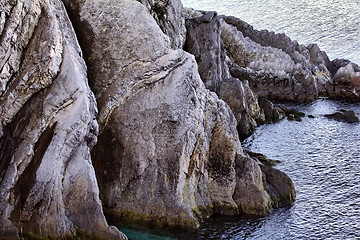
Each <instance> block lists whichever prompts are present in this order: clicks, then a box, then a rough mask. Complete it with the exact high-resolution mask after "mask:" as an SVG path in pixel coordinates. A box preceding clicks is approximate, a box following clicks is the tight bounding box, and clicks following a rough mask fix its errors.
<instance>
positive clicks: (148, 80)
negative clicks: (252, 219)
mask: <svg viewBox="0 0 360 240" xmlns="http://www.w3.org/2000/svg"><path fill="white" fill-rule="evenodd" d="M65 3H66V5H67V8H68V9H69V11H70V12H72V16H73V22H74V24H75V28H76V29H77V31H78V36H80V38H81V39H80V43H81V45H82V47H83V48H88V50H87V53H86V54H85V59H86V62H87V63H88V68H89V72H90V73H91V74H90V76H89V78H91V79H90V84H91V87H92V88H93V90H94V92H95V95H96V98H97V101H98V106H99V113H100V114H99V116H98V120H99V124H100V135H99V140H98V144H97V145H96V146H95V148H94V149H93V151H92V156H93V161H94V166H95V170H96V174H97V177H98V183H99V187H100V196H101V199H102V200H103V203H104V208H105V209H106V210H107V212H108V213H110V214H113V215H117V216H122V217H125V218H127V219H128V220H133V221H140V222H141V223H143V224H144V222H148V223H151V224H153V225H156V226H162V227H176V226H181V227H189V228H193V227H196V226H197V225H198V223H199V221H198V220H199V219H201V218H203V217H206V216H210V215H212V214H213V213H219V214H225V215H235V214H238V213H239V205H240V204H243V201H242V200H238V201H237V202H236V201H235V199H234V198H233V196H234V193H235V190H236V185H237V184H240V185H241V186H246V185H249V184H250V183H248V181H252V179H251V178H247V177H245V176H243V174H242V173H241V171H240V172H238V173H237V171H238V170H236V168H235V165H236V158H237V156H242V157H243V158H245V159H247V161H248V162H249V163H250V165H249V167H248V168H247V169H248V170H249V171H255V172H256V173H254V174H259V176H260V178H261V179H262V172H261V170H260V167H259V163H258V162H257V161H256V160H254V159H252V158H249V157H247V156H246V155H245V154H244V153H243V152H242V149H241V145H240V141H239V137H238V133H237V129H236V126H237V120H236V118H235V117H234V115H233V113H232V111H231V109H230V108H229V107H228V105H227V104H226V103H225V102H223V101H222V100H220V99H219V98H218V96H217V95H216V94H215V93H213V92H211V91H209V90H207V89H206V88H205V86H204V83H203V81H202V80H201V79H200V76H199V73H198V68H197V64H196V62H195V59H194V58H193V57H192V56H191V55H190V54H188V53H186V52H184V51H183V50H180V49H177V50H174V49H173V48H174V44H172V41H171V40H169V38H168V36H167V35H166V34H164V32H165V31H163V30H162V29H161V27H159V26H158V22H157V20H158V19H156V17H155V18H153V15H152V10H151V8H149V5H147V4H141V3H139V2H138V1H132V0H117V1H110V0H107V1H100V2H99V1H95V0H88V1H85V2H83V1H65ZM150 5H151V4H150ZM100 6H102V8H100ZM163 10H164V11H165V9H163ZM177 11H182V9H177ZM99 15H101V16H102V17H101V18H99V17H98V16H99ZM107 29H111V31H110V30H109V31H107ZM104 33H106V35H105V36H104ZM144 33H146V34H144ZM109 43H111V44H109ZM119 46H120V47H119ZM105 66H106V67H105ZM238 83H239V81H238ZM241 86H242V85H241ZM247 89H250V88H247ZM219 91H220V92H221V89H219ZM244 92H245V94H247V93H246V90H244ZM238 97H239V98H240V97H242V96H240V95H239V96H238ZM236 104H238V103H236ZM240 167H242V166H240ZM249 174H252V173H249ZM245 175H246V174H245ZM261 183H262V182H261V181H255V182H251V184H252V186H253V188H251V189H246V188H240V187H238V189H239V190H238V192H239V191H242V192H241V194H244V195H251V193H249V191H253V190H254V189H255V190H256V191H260V193H261V194H262V195H264V196H268V200H269V201H270V197H269V195H268V194H267V193H266V192H265V190H264V188H262V187H261V186H260V184H261ZM256 201H257V200H256V199H250V200H248V201H247V202H246V203H247V207H248V208H252V206H253V205H257V202H256ZM263 207H265V208H266V210H261V209H260V208H259V212H267V209H268V208H269V207H271V203H269V204H268V205H266V206H263Z"/></svg>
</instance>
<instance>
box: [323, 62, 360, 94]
mask: <svg viewBox="0 0 360 240" xmlns="http://www.w3.org/2000/svg"><path fill="white" fill-rule="evenodd" d="M325 89H326V91H327V93H328V96H329V97H331V98H336V99H347V100H352V101H358V100H359V99H360V71H358V68H357V65H353V64H352V63H348V64H347V65H345V66H343V67H340V68H339V70H337V72H336V74H335V76H334V77H333V79H331V81H328V82H326V84H325Z"/></svg>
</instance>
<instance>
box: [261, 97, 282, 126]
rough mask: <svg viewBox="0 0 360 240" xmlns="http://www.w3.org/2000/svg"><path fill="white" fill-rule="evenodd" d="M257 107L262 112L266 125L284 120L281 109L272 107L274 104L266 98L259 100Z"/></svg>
mask: <svg viewBox="0 0 360 240" xmlns="http://www.w3.org/2000/svg"><path fill="white" fill-rule="evenodd" d="M259 106H260V107H261V108H262V109H263V110H264V113H265V118H266V121H267V122H268V123H275V122H278V121H280V120H281V119H283V118H284V114H283V111H282V109H281V108H279V107H276V106H274V104H273V103H272V102H271V101H269V100H268V99H266V98H259Z"/></svg>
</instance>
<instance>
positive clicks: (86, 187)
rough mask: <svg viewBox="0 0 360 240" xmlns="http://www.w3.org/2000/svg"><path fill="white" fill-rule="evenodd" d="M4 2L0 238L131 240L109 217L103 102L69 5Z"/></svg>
mask: <svg viewBox="0 0 360 240" xmlns="http://www.w3.org/2000/svg"><path fill="white" fill-rule="evenodd" d="M0 7H1V24H0V26H1V29H0V30H1V36H2V37H1V47H0V65H1V66H2V67H1V69H2V72H1V95H0V106H1V109H0V124H1V125H0V126H1V133H0V195H1V198H0V222H1V225H0V238H1V239H18V238H19V237H20V236H21V237H32V238H65V237H69V238H70V237H74V236H76V235H77V234H79V233H81V234H83V235H87V236H91V237H94V238H95V239H96V238H108V239H123V238H125V237H124V236H122V235H121V233H120V232H119V231H118V230H117V229H115V228H113V227H109V226H108V224H107V223H106V220H105V217H104V215H103V211H102V206H101V202H100V199H99V189H98V185H97V181H96V178H95V172H94V169H93V166H92V163H91V157H90V149H91V148H92V147H93V146H94V144H95V143H96V135H97V131H98V125H97V122H96V120H95V117H96V111H97V110H96V103H95V98H94V95H93V94H92V92H91V90H90V88H89V86H88V84H87V78H86V67H85V63H84V61H83V59H82V57H81V51H80V48H79V46H78V44H77V41H76V37H75V33H74V32H73V29H72V27H71V25H70V21H69V19H68V18H67V16H66V13H65V9H64V7H63V5H62V3H61V2H60V1H57V0H39V1H28V0H19V1H5V2H4V1H2V3H1V5H0Z"/></svg>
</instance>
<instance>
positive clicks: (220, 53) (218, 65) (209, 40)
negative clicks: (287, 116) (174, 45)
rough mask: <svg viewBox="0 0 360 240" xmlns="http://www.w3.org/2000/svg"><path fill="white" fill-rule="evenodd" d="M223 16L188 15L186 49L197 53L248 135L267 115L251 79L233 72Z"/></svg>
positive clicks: (211, 85)
mask: <svg viewBox="0 0 360 240" xmlns="http://www.w3.org/2000/svg"><path fill="white" fill-rule="evenodd" d="M220 20H221V18H220V17H219V16H217V14H216V12H207V13H205V14H204V15H201V16H200V17H196V18H192V19H188V20H187V21H186V28H187V38H186V43H185V50H186V51H188V52H190V53H192V54H194V56H195V59H196V61H197V63H198V65H199V73H200V76H201V79H202V80H203V81H204V83H205V86H206V88H208V89H209V90H211V91H214V92H215V93H216V94H217V95H218V96H219V97H220V98H221V99H222V100H224V101H225V102H226V103H227V104H229V106H230V108H231V110H232V111H233V113H234V115H235V117H236V120H237V122H238V126H237V129H238V131H239V134H240V137H241V138H245V137H247V136H249V135H250V134H251V133H252V132H253V131H254V129H255V127H256V126H257V122H261V121H263V118H264V116H263V115H262V114H261V109H260V108H259V105H258V101H257V96H256V95H255V94H254V93H253V92H252V90H251V89H250V87H249V84H248V81H246V80H245V81H243V82H241V81H240V80H239V79H236V78H233V77H231V75H230V72H229V68H228V66H227V64H226V59H227V58H228V57H227V55H226V52H225V49H224V44H223V42H222V39H221V37H220V31H221V29H220V25H221V24H220Z"/></svg>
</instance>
